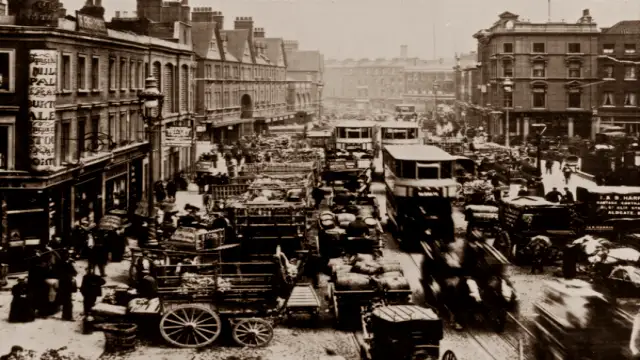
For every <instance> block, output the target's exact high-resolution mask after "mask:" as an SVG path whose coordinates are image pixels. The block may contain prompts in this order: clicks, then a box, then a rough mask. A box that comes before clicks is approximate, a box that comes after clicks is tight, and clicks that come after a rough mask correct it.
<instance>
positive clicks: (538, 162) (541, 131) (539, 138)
mask: <svg viewBox="0 0 640 360" xmlns="http://www.w3.org/2000/svg"><path fill="white" fill-rule="evenodd" d="M531 127H533V128H535V129H536V138H537V141H538V144H537V149H536V157H537V159H536V168H537V170H538V177H540V176H542V161H541V160H542V159H541V154H542V151H541V149H542V134H544V131H545V130H547V125H545V124H531Z"/></svg>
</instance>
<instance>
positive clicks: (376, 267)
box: [352, 261, 382, 275]
mask: <svg viewBox="0 0 640 360" xmlns="http://www.w3.org/2000/svg"><path fill="white" fill-rule="evenodd" d="M380 270H382V267H381V266H380V264H377V263H375V262H364V261H358V262H357V263H356V264H355V265H353V269H352V271H353V272H355V273H360V274H365V275H375V274H377V273H379V272H380Z"/></svg>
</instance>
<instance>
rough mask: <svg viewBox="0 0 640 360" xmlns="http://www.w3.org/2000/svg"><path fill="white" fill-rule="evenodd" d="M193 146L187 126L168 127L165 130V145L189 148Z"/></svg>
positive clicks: (189, 128)
mask: <svg viewBox="0 0 640 360" xmlns="http://www.w3.org/2000/svg"><path fill="white" fill-rule="evenodd" d="M192 144H193V136H192V130H191V127H189V126H170V127H167V129H166V130H165V145H166V146H177V147H189V146H191V145H192Z"/></svg>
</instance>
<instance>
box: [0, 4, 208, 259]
mask: <svg viewBox="0 0 640 360" xmlns="http://www.w3.org/2000/svg"><path fill="white" fill-rule="evenodd" d="M95 1H96V3H93V2H91V1H89V2H88V4H87V6H85V8H83V9H82V10H81V11H80V13H79V15H78V16H77V17H65V12H66V11H65V10H64V9H63V8H62V5H61V4H60V3H59V2H57V4H58V6H59V8H60V9H59V11H58V12H56V13H55V14H52V13H42V14H37V13H34V12H35V11H36V9H35V8H31V7H29V8H25V7H22V8H21V7H20V4H21V3H14V7H13V8H10V9H9V11H10V14H11V15H12V16H13V17H10V18H7V19H5V22H4V23H3V25H0V43H1V44H0V48H1V49H2V50H1V51H0V73H2V79H3V81H2V84H3V85H0V88H1V89H0V104H1V105H0V113H1V114H0V154H1V155H2V156H1V158H2V159H3V161H2V167H0V201H1V205H2V206H1V207H0V219H1V220H2V226H1V227H0V230H1V233H0V236H1V237H0V245H1V246H2V247H3V248H7V247H9V248H16V249H23V248H26V247H28V246H30V245H37V244H43V243H46V242H48V241H49V240H50V239H51V238H52V237H53V236H56V235H57V236H62V237H63V238H68V236H69V234H70V232H71V229H72V227H73V224H74V223H75V222H77V221H79V220H80V219H82V218H90V219H93V220H94V221H96V222H97V221H99V219H100V217H101V216H103V215H104V214H105V213H107V212H108V211H110V210H113V209H123V210H131V209H134V208H135V205H136V203H137V201H138V200H140V199H141V198H142V193H143V192H144V191H145V190H146V189H145V184H146V180H145V179H146V177H147V176H148V174H147V170H146V169H147V166H148V165H147V160H146V155H147V153H148V151H149V149H148V141H147V137H146V133H145V125H144V123H143V121H142V118H141V117H140V115H139V111H140V102H139V100H138V93H139V92H140V91H141V90H142V89H143V88H144V79H145V78H146V77H147V76H149V75H150V74H153V75H154V76H156V78H158V79H159V81H160V84H161V89H163V90H164V93H165V105H164V109H163V111H164V123H165V125H171V124H180V123H189V122H190V121H191V120H192V119H193V109H194V107H193V104H194V98H193V96H194V90H195V88H194V87H192V86H191V85H190V84H191V83H192V79H193V78H194V74H195V72H194V70H195V63H194V59H193V55H192V47H191V42H190V39H187V38H189V36H190V29H189V28H188V27H185V31H184V32H183V33H182V36H183V38H180V39H159V38H154V37H150V36H145V35H134V34H131V33H128V32H122V31H117V30H113V29H111V28H110V27H111V26H109V27H107V25H106V24H105V22H104V19H103V18H102V14H104V9H103V8H102V7H101V6H100V1H99V0H95ZM16 4H17V5H16ZM89 14H90V15H89ZM33 19H38V21H37V22H34V21H33ZM6 20H12V21H13V22H12V23H7V21H6ZM146 31H147V32H153V31H150V30H149V29H147V30H146ZM185 40H187V41H185ZM163 152H164V161H162V164H158V165H156V167H155V168H156V169H158V171H159V173H158V174H157V176H158V177H157V178H158V179H159V178H168V177H170V176H172V175H173V173H175V172H178V171H181V170H185V169H187V168H188V166H189V164H190V159H189V157H190V149H189V148H169V147H165V148H163Z"/></svg>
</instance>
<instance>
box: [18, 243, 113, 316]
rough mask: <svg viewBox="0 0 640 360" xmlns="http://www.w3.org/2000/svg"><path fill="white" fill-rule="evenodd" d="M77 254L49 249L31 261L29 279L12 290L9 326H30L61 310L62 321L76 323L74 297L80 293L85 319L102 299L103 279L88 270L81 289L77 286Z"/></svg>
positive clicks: (23, 280)
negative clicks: (98, 299)
mask: <svg viewBox="0 0 640 360" xmlns="http://www.w3.org/2000/svg"><path fill="white" fill-rule="evenodd" d="M73 255H74V253H73V251H72V250H67V249H51V248H46V249H45V251H43V252H38V253H37V254H36V256H35V257H34V258H32V259H29V260H30V261H31V266H30V268H29V272H28V276H27V277H20V278H19V279H18V282H17V283H16V284H15V285H14V286H13V288H12V289H11V292H12V295H13V300H12V302H11V308H10V311H9V322H16V323H17V322H31V321H34V320H35V318H36V317H42V318H46V317H49V316H53V315H54V314H56V313H57V312H58V311H59V310H60V308H62V320H65V321H74V317H73V294H74V293H76V292H77V291H78V290H80V292H81V294H82V295H83V305H84V313H85V316H88V315H89V313H90V312H91V309H92V308H93V307H94V306H95V304H96V300H97V298H98V297H99V296H101V295H102V292H101V291H102V290H101V289H102V285H104V284H105V281H104V279H102V277H100V276H98V275H96V274H94V273H93V271H92V270H91V269H89V268H88V269H87V273H86V274H85V275H84V277H83V279H82V285H81V286H80V288H78V286H77V282H76V277H77V275H78V271H77V270H76V267H75V260H74V256H73Z"/></svg>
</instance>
